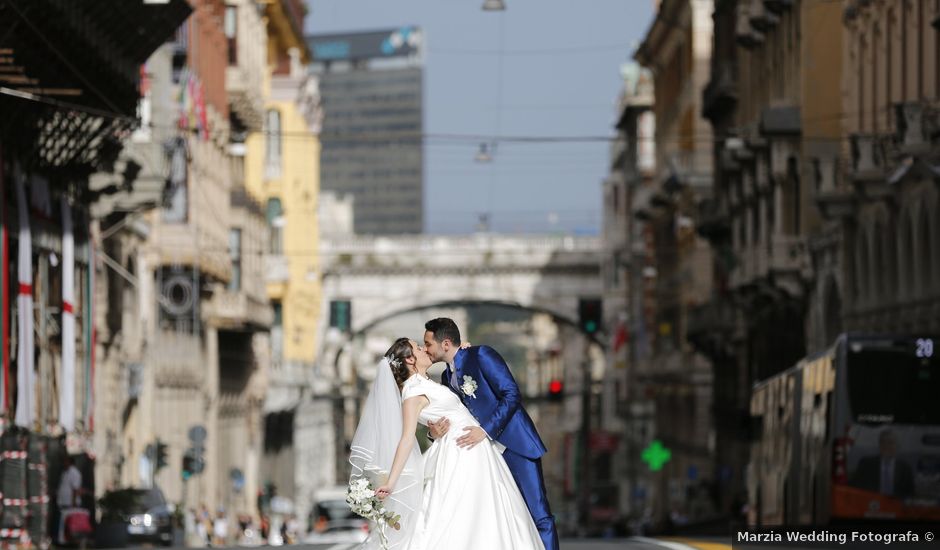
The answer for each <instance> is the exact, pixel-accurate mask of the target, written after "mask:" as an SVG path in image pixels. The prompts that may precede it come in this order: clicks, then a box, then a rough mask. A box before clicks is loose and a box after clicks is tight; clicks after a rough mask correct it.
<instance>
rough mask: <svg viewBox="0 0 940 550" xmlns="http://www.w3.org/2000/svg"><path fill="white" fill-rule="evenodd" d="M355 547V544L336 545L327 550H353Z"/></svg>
mask: <svg viewBox="0 0 940 550" xmlns="http://www.w3.org/2000/svg"><path fill="white" fill-rule="evenodd" d="M354 546H355V544H346V543H343V544H335V545H333V546H330V547H329V548H327V549H326V550H351V549H352V548H353V547H354Z"/></svg>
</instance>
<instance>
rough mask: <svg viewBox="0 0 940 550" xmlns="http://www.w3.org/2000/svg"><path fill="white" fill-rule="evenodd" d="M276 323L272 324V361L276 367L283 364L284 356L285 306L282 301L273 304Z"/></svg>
mask: <svg viewBox="0 0 940 550" xmlns="http://www.w3.org/2000/svg"><path fill="white" fill-rule="evenodd" d="M271 309H272V310H273V312H274V322H273V323H271V359H272V360H273V363H274V365H275V366H279V365H280V364H281V358H282V357H283V356H284V306H283V305H282V304H281V302H280V301H274V302H271Z"/></svg>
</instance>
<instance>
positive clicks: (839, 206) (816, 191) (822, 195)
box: [812, 156, 857, 219]
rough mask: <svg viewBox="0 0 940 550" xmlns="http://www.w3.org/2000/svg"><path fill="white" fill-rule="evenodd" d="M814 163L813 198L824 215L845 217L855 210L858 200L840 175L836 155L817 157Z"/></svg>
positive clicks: (834, 217)
mask: <svg viewBox="0 0 940 550" xmlns="http://www.w3.org/2000/svg"><path fill="white" fill-rule="evenodd" d="M812 163H813V177H814V186H813V199H814V200H815V201H816V207H817V208H819V211H820V213H822V215H823V217H825V218H828V219H836V218H844V217H847V216H851V215H852V214H853V213H854V212H855V203H856V201H857V199H856V196H855V193H854V191H853V190H852V188H851V187H849V186H847V185H845V184H844V183H843V181H842V178H841V176H840V170H839V168H840V162H839V158H838V157H836V156H825V157H815V158H813V159H812Z"/></svg>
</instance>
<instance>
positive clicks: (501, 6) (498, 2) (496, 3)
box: [483, 0, 506, 11]
mask: <svg viewBox="0 0 940 550" xmlns="http://www.w3.org/2000/svg"><path fill="white" fill-rule="evenodd" d="M505 9H506V4H505V3H504V2H503V0H485V2H483V11H505Z"/></svg>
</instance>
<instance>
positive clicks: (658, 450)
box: [643, 439, 672, 472]
mask: <svg viewBox="0 0 940 550" xmlns="http://www.w3.org/2000/svg"><path fill="white" fill-rule="evenodd" d="M670 458H672V451H670V450H669V449H667V448H666V447H663V444H662V443H660V442H659V440H658V439H656V440H653V442H652V443H650V445H649V447H647V448H645V449H643V462H645V463H647V464H649V467H650V470H651V471H653V472H658V471H659V470H662V469H663V464H665V463H667V462H669V459H670Z"/></svg>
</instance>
